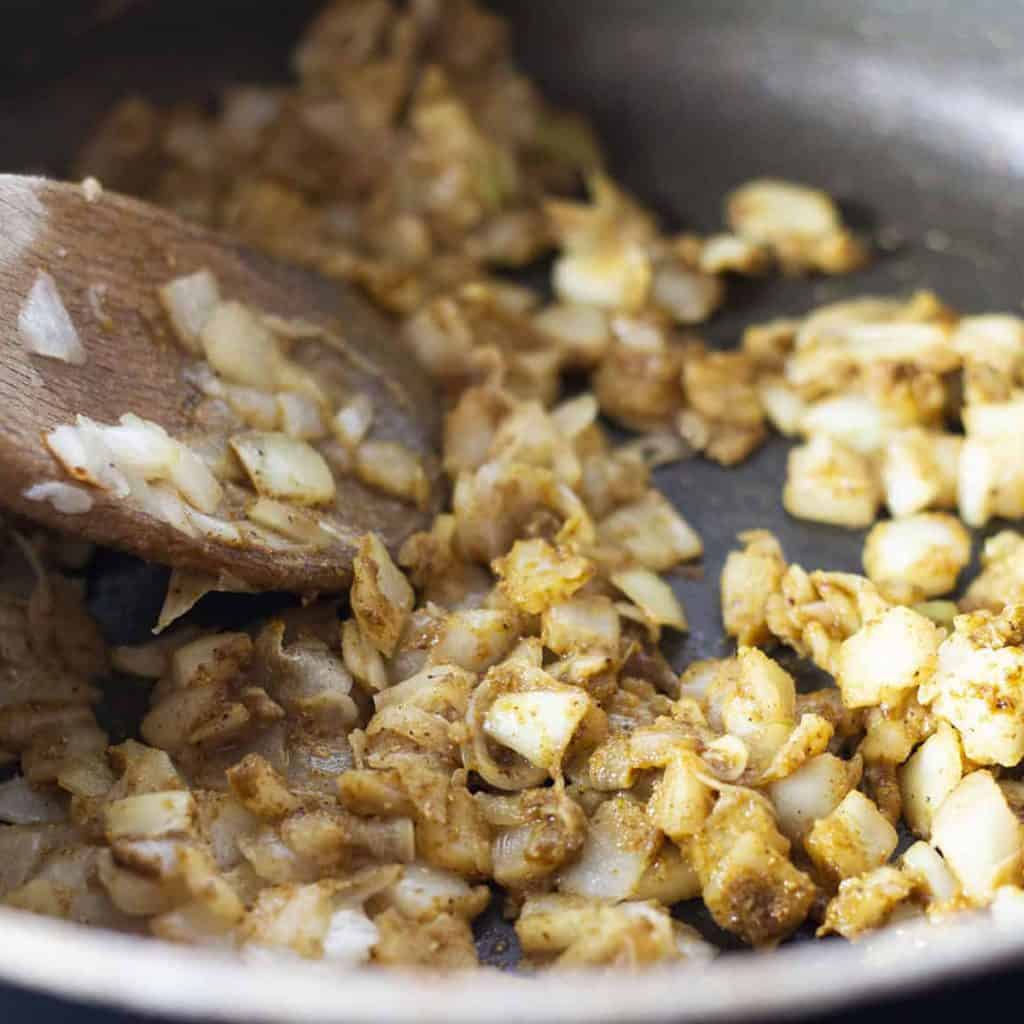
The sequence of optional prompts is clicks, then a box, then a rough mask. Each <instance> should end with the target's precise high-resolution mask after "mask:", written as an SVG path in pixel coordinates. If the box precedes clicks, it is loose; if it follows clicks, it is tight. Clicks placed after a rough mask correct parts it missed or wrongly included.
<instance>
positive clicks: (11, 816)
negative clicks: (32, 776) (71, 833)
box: [0, 775, 68, 825]
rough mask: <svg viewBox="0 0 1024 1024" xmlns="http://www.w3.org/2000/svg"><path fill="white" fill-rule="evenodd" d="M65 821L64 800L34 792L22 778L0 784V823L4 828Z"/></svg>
mask: <svg viewBox="0 0 1024 1024" xmlns="http://www.w3.org/2000/svg"><path fill="white" fill-rule="evenodd" d="M67 820H68V808H67V803H66V800H65V799H62V797H61V796H60V795H59V794H58V793H57V792H55V791H53V790H46V789H37V788H36V787H34V786H32V785H31V784H30V783H29V781H28V779H26V778H25V777H24V776H23V775H18V776H16V777H15V778H13V779H8V780H7V781H6V782H0V821H3V822H6V823H7V824H8V825H45V824H51V823H57V822H62V821H67Z"/></svg>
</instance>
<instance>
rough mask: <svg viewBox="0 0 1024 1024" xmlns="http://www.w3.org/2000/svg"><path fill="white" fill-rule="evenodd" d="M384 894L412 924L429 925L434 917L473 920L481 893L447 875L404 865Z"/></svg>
mask: <svg viewBox="0 0 1024 1024" xmlns="http://www.w3.org/2000/svg"><path fill="white" fill-rule="evenodd" d="M386 894H387V896H388V898H389V900H390V901H391V903H392V905H393V906H394V907H395V908H396V909H397V910H398V911H399V912H400V913H402V914H404V915H405V916H406V917H408V918H411V919H412V920H414V921H429V920H430V919H431V918H433V917H436V916H437V915H438V914H457V915H459V916H473V910H475V909H476V907H477V906H479V904H480V896H481V895H483V892H482V891H481V890H480V889H479V888H476V889H474V888H472V887H471V886H470V885H469V883H468V882H466V880H465V879H464V878H462V877H460V876H459V875H456V874H454V873H453V872H451V871H442V870H440V869H439V868H434V867H429V866H428V865H426V864H407V865H406V866H405V868H403V870H402V877H401V878H400V879H399V880H398V881H397V882H395V883H394V884H393V885H392V886H391V887H390V888H389V889H387V890H386Z"/></svg>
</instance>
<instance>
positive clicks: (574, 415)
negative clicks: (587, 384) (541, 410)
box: [551, 391, 598, 440]
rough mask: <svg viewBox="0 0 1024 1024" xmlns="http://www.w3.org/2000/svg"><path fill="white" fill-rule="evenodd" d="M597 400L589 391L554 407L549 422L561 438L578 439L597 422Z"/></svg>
mask: <svg viewBox="0 0 1024 1024" xmlns="http://www.w3.org/2000/svg"><path fill="white" fill-rule="evenodd" d="M597 413H598V405H597V399H596V398H595V397H594V396H593V394H591V393H590V392H589V391H587V392H585V393H584V394H582V395H577V396H576V397H575V398H570V399H568V400H567V401H565V402H562V403H560V404H559V405H556V406H555V407H554V409H552V410H551V421H552V422H553V423H554V425H555V428H556V429H557V430H558V432H559V433H560V434H562V436H563V437H567V438H569V439H570V440H575V439H576V438H578V437H579V436H580V435H581V434H582V433H583V432H584V431H585V430H586V429H587V428H588V427H589V426H591V425H592V424H593V423H595V422H596V421H597Z"/></svg>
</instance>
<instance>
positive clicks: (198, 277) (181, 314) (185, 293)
mask: <svg viewBox="0 0 1024 1024" xmlns="http://www.w3.org/2000/svg"><path fill="white" fill-rule="evenodd" d="M157 294H158V295H159V296H160V304H161V305H162V306H163V308H164V312H165V313H166V314H167V319H168V320H170V322H171V327H172V328H173V329H174V333H175V334H176V335H177V337H178V340H179V341H180V342H181V343H182V345H183V346H184V347H185V348H186V349H187V350H188V351H189V352H193V353H195V354H196V355H198V354H199V353H200V352H201V351H202V346H201V345H200V343H199V335H200V334H201V333H202V330H203V328H204V327H205V326H206V323H207V321H208V320H209V319H210V317H211V315H212V314H213V311H214V309H216V307H217V306H218V305H219V304H220V289H219V288H218V286H217V279H216V278H215V277H214V276H213V274H211V273H210V271H209V270H197V271H196V272H195V273H194V274H188V275H186V276H184V277H176V278H175V279H174V280H173V281H168V282H167V284H165V285H164V286H163V287H162V288H161V289H160V290H159V292H158V293H157Z"/></svg>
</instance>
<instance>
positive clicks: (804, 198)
mask: <svg viewBox="0 0 1024 1024" xmlns="http://www.w3.org/2000/svg"><path fill="white" fill-rule="evenodd" d="M728 215H729V223H730V225H731V226H732V228H733V230H734V231H736V232H737V233H738V234H739V235H740V236H741V237H742V238H749V239H751V240H753V241H755V242H777V241H779V240H780V239H786V238H789V237H791V236H794V235H795V236H798V237H804V238H817V237H820V236H822V235H828V234H831V233H832V232H833V231H836V230H837V229H838V228H839V227H840V226H841V223H842V222H841V221H840V219H839V211H838V209H837V208H836V205H835V203H834V202H833V201H832V200H831V198H829V196H828V195H826V194H825V193H824V192H820V191H818V190H817V189H812V188H808V187H807V186H805V185H796V184H793V183H792V182H788V181H778V180H775V179H770V178H761V179H758V180H756V181H750V182H747V184H745V185H743V186H742V187H740V188H738V189H736V191H735V192H733V193H731V194H730V196H729V199H728Z"/></svg>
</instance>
